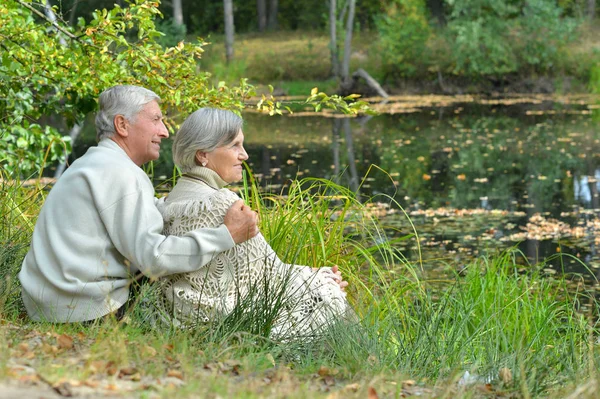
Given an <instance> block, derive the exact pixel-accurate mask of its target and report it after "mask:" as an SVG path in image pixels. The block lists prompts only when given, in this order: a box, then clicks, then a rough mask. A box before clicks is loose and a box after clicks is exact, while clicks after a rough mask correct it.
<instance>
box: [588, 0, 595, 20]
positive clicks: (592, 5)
mask: <svg viewBox="0 0 600 399" xmlns="http://www.w3.org/2000/svg"><path fill="white" fill-rule="evenodd" d="M586 8H587V10H586V11H587V16H588V19H589V20H590V21H593V20H594V18H596V0H587V7H586Z"/></svg>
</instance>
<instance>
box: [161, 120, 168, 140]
mask: <svg viewBox="0 0 600 399" xmlns="http://www.w3.org/2000/svg"><path fill="white" fill-rule="evenodd" d="M160 124H161V125H162V129H161V131H160V137H164V138H168V137H169V129H167V126H165V123H164V122H162V121H161V123H160Z"/></svg>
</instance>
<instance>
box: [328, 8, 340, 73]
mask: <svg viewBox="0 0 600 399" xmlns="http://www.w3.org/2000/svg"><path fill="white" fill-rule="evenodd" d="M336 8H337V2H336V0H329V50H330V52H331V75H332V76H333V77H334V78H336V79H337V78H339V77H340V59H339V55H338V45H337V21H336V12H337V9H336Z"/></svg>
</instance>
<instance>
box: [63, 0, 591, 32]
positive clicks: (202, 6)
mask: <svg viewBox="0 0 600 399" xmlns="http://www.w3.org/2000/svg"><path fill="white" fill-rule="evenodd" d="M550 2H552V3H555V5H556V6H558V7H560V8H561V10H562V12H563V15H564V16H570V17H591V18H593V17H595V16H596V13H597V10H596V0H551V1H550ZM54 3H55V4H54V5H56V6H58V8H59V13H60V14H61V15H62V16H63V18H64V19H65V20H67V21H70V22H71V23H72V24H73V23H76V21H77V18H79V17H83V18H85V19H86V20H89V19H90V17H91V15H92V13H93V12H94V10H96V9H102V8H112V6H113V5H114V4H115V0H86V1H81V0H63V1H56V0H55V2H54ZM116 3H117V4H121V5H124V4H123V3H125V2H124V1H123V0H117V1H116ZM338 3H340V4H339V7H340V8H343V7H344V6H345V4H344V3H345V2H344V1H338ZM419 3H424V5H425V6H426V9H427V14H428V17H429V18H430V19H431V22H432V23H434V24H437V25H438V26H444V25H446V23H447V21H448V20H449V19H451V18H452V14H453V13H454V11H455V8H457V7H458V8H461V3H469V4H468V5H469V7H471V8H475V9H484V10H486V9H487V10H488V11H492V12H494V13H499V12H501V11H500V10H499V9H501V8H505V9H507V10H511V11H510V12H509V13H508V14H512V17H518V16H519V15H520V14H522V13H523V5H524V3H526V2H525V1H523V0H470V1H467V2H465V1H460V0H458V1H448V0H425V1H414V0H392V1H389V0H360V1H357V2H356V15H355V24H356V28H357V29H359V30H373V29H376V20H377V19H378V18H380V17H381V16H382V15H383V14H385V13H386V11H387V10H389V8H390V7H391V6H393V5H394V4H398V5H400V6H401V7H409V6H412V5H415V4H417V5H418V4H419ZM534 3H536V1H534ZM178 4H179V5H180V7H181V10H182V12H181V16H182V19H183V21H182V22H183V23H184V24H185V26H186V27H187V31H188V33H195V34H201V35H206V34H208V33H211V32H223V31H224V15H223V0H193V1H192V0H173V1H169V0H166V1H163V2H162V3H161V5H160V9H161V10H162V12H163V14H164V18H165V20H169V19H177V16H176V15H175V12H174V11H175V10H176V9H177V5H178ZM328 9H329V2H328V1H323V0H302V1H297V0H256V1H246V0H233V12H234V16H235V30H236V32H237V33H248V32H260V31H263V30H278V29H280V30H309V29H310V30H312V29H321V30H323V29H326V28H327V24H328V12H329V11H328ZM273 11H275V12H273ZM272 14H275V15H272ZM507 16H510V15H507Z"/></svg>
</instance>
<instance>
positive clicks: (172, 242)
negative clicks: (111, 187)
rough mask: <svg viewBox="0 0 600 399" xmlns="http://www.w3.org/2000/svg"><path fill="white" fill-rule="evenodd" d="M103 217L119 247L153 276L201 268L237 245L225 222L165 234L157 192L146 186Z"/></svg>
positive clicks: (140, 267)
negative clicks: (175, 234)
mask: <svg viewBox="0 0 600 399" xmlns="http://www.w3.org/2000/svg"><path fill="white" fill-rule="evenodd" d="M146 191H148V192H146ZM101 218H102V220H103V222H104V224H105V226H106V228H107V231H108V233H109V236H110V237H111V239H112V241H113V244H114V246H115V248H116V249H117V250H118V251H119V252H120V253H121V254H122V255H123V256H124V257H125V259H126V260H127V261H129V263H130V264H131V266H133V267H134V268H135V269H137V270H139V271H141V272H142V273H143V274H144V275H146V276H148V277H151V278H158V277H161V276H165V275H170V274H174V273H186V272H192V271H195V270H198V269H199V268H201V267H202V266H204V265H205V264H206V263H208V262H209V261H210V260H211V259H212V258H214V257H215V256H216V255H217V254H218V253H220V252H222V251H226V250H228V249H230V248H232V247H233V246H234V245H235V242H234V241H233V239H232V237H231V235H230V234H229V230H227V227H226V226H224V225H220V226H218V227H214V228H203V229H198V230H192V231H190V232H188V233H186V234H185V235H184V236H182V237H177V236H164V235H163V234H162V231H163V218H162V215H161V214H160V212H159V210H158V209H157V207H156V204H155V199H154V195H153V192H151V191H150V190H147V189H145V188H144V187H142V188H139V189H137V190H134V191H132V192H130V193H128V194H126V195H124V196H123V197H121V198H119V199H118V200H117V201H116V202H114V203H113V204H111V205H109V206H108V207H107V208H105V209H103V210H102V212H101ZM135 269H134V270H133V271H135Z"/></svg>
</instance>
